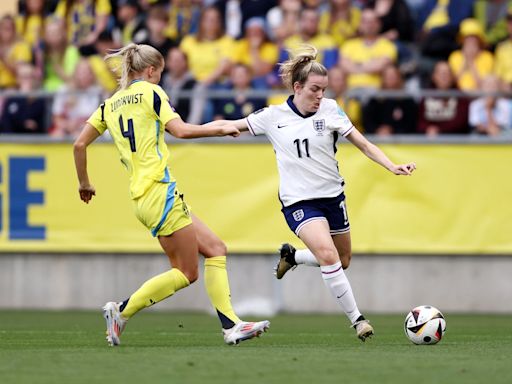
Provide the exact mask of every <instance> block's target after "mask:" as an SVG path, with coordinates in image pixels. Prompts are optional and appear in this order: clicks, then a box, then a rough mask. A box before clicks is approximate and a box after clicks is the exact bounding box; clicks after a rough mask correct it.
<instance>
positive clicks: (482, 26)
mask: <svg viewBox="0 0 512 384" xmlns="http://www.w3.org/2000/svg"><path fill="white" fill-rule="evenodd" d="M129 42H135V43H140V44H150V45H152V46H154V47H155V48H157V49H158V50H159V51H160V52H161V53H162V55H163V56H164V58H165V59H166V65H165V72H164V75H163V77H162V82H161V85H162V87H163V88H164V90H165V91H166V92H167V93H168V94H169V96H170V99H171V101H172V103H173V105H174V107H175V108H176V110H177V112H178V113H179V114H180V115H181V116H182V117H183V119H184V120H186V121H189V122H191V123H201V122H205V121H208V120H212V119H217V118H225V119H238V118H241V117H243V116H246V115H248V114H249V113H251V112H253V111H255V110H257V109H259V108H261V107H262V106H264V105H267V104H274V103H278V102H282V101H284V100H285V99H286V97H287V94H286V90H285V89H284V87H283V84H282V82H281V80H280V78H279V76H278V72H277V63H279V62H282V61H284V60H286V58H287V57H288V51H289V50H293V49H294V48H297V47H298V46H300V44H302V43H307V44H311V45H313V46H315V47H316V48H317V49H318V51H319V57H318V60H319V61H320V62H321V63H322V64H324V65H325V66H326V67H327V68H328V69H329V92H330V96H331V97H333V98H335V99H337V100H338V102H339V104H340V105H342V106H343V108H344V109H345V110H346V111H347V113H348V115H349V116H350V117H351V119H352V120H353V122H354V123H355V125H356V126H357V127H358V128H359V129H360V130H361V131H364V132H366V133H370V134H376V135H381V136H388V135H392V134H421V135H428V136H436V135H440V134H478V135H489V136H497V135H507V134H509V135H510V134H512V0H486V1H483V0H304V1H299V0H279V1H277V0H258V1H256V0H217V1H215V0H203V1H202V0H166V1H161V0H138V1H137V0H46V1H45V0H20V1H19V4H18V13H17V14H16V15H9V14H6V15H2V17H1V18H0V111H1V115H0V133H40V134H49V135H52V136H55V137H67V136H71V137H74V136H76V135H77V133H78V132H79V131H80V129H81V127H82V125H83V123H84V121H85V120H86V119H87V118H88V117H89V116H90V115H91V113H92V112H93V111H94V110H95V109H96V108H97V107H98V105H99V103H100V102H101V100H102V99H103V98H105V97H106V96H108V95H109V94H111V93H113V92H114V90H115V89H116V87H117V76H116V65H115V63H105V61H104V60H103V56H104V55H105V54H106V53H107V52H109V50H111V49H116V48H119V47H122V46H123V45H126V44H127V43H129ZM212 95H213V97H211V96H212Z"/></svg>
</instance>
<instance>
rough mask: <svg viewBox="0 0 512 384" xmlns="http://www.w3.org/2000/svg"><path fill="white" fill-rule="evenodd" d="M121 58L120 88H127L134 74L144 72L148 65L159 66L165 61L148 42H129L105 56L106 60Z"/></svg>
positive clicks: (117, 69) (119, 68)
mask: <svg viewBox="0 0 512 384" xmlns="http://www.w3.org/2000/svg"><path fill="white" fill-rule="evenodd" d="M113 59H114V60H120V61H121V64H120V65H119V67H118V68H116V72H117V71H119V70H120V71H121V76H120V77H119V80H118V82H119V89H125V88H127V87H128V85H130V81H132V80H133V75H134V74H138V73H140V72H142V71H143V70H144V69H146V68H147V67H150V66H153V67H155V68H159V67H161V66H162V65H163V63H164V57H163V56H162V54H161V53H160V52H159V51H158V50H157V49H156V48H154V47H152V46H151V45H146V44H134V43H131V44H128V45H127V46H125V47H123V48H121V49H117V50H114V51H112V53H109V54H108V55H106V56H105V61H109V60H113Z"/></svg>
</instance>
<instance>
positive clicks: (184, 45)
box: [180, 35, 194, 56]
mask: <svg viewBox="0 0 512 384" xmlns="http://www.w3.org/2000/svg"><path fill="white" fill-rule="evenodd" d="M193 43H194V37H193V36H191V35H188V36H185V37H184V38H183V40H181V44H180V48H181V50H182V51H183V52H185V53H186V54H187V56H188V55H190V49H191V45H192V44H193Z"/></svg>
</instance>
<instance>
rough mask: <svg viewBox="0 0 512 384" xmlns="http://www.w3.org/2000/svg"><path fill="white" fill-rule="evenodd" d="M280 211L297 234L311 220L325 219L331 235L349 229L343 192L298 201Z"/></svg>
mask: <svg viewBox="0 0 512 384" xmlns="http://www.w3.org/2000/svg"><path fill="white" fill-rule="evenodd" d="M281 211H282V212H283V214H284V218H285V219H286V222H287V223H288V226H289V227H290V229H291V230H292V231H293V232H294V233H295V234H296V235H297V236H299V232H300V230H301V229H302V228H303V227H304V225H306V224H307V223H309V222H310V221H313V220H326V221H327V223H328V224H329V229H330V232H331V235H338V234H340V233H345V232H349V231H350V223H349V221H348V213H347V207H346V205H345V194H344V193H343V192H342V193H341V195H339V196H338V197H327V198H322V199H315V200H304V201H299V202H297V203H295V204H292V205H290V206H289V207H283V209H281Z"/></svg>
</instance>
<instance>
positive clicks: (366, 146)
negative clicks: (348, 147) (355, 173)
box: [346, 128, 416, 175]
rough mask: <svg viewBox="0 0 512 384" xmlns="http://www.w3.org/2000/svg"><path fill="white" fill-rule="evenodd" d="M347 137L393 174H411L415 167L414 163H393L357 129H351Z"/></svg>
mask: <svg viewBox="0 0 512 384" xmlns="http://www.w3.org/2000/svg"><path fill="white" fill-rule="evenodd" d="M346 137H347V139H348V140H349V141H350V142H351V143H352V144H354V145H355V146H356V147H357V148H358V149H359V150H360V151H361V152H363V153H364V154H365V155H366V156H367V157H368V158H370V159H371V160H373V161H375V162H376V163H377V164H380V165H382V166H383V167H384V168H386V169H387V170H388V171H390V172H392V173H394V174H395V175H411V174H412V172H413V171H414V170H415V169H416V164H415V163H407V164H400V165H396V164H394V163H393V162H392V161H391V160H390V159H389V158H388V157H387V156H386V154H385V153H384V152H382V150H381V149H380V148H379V147H377V146H376V145H375V144H373V143H371V142H369V141H368V140H367V139H366V137H364V136H363V135H362V134H361V133H360V132H359V131H358V130H357V129H355V128H354V129H352V131H351V132H350V133H349V134H348V135H347V136H346Z"/></svg>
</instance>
